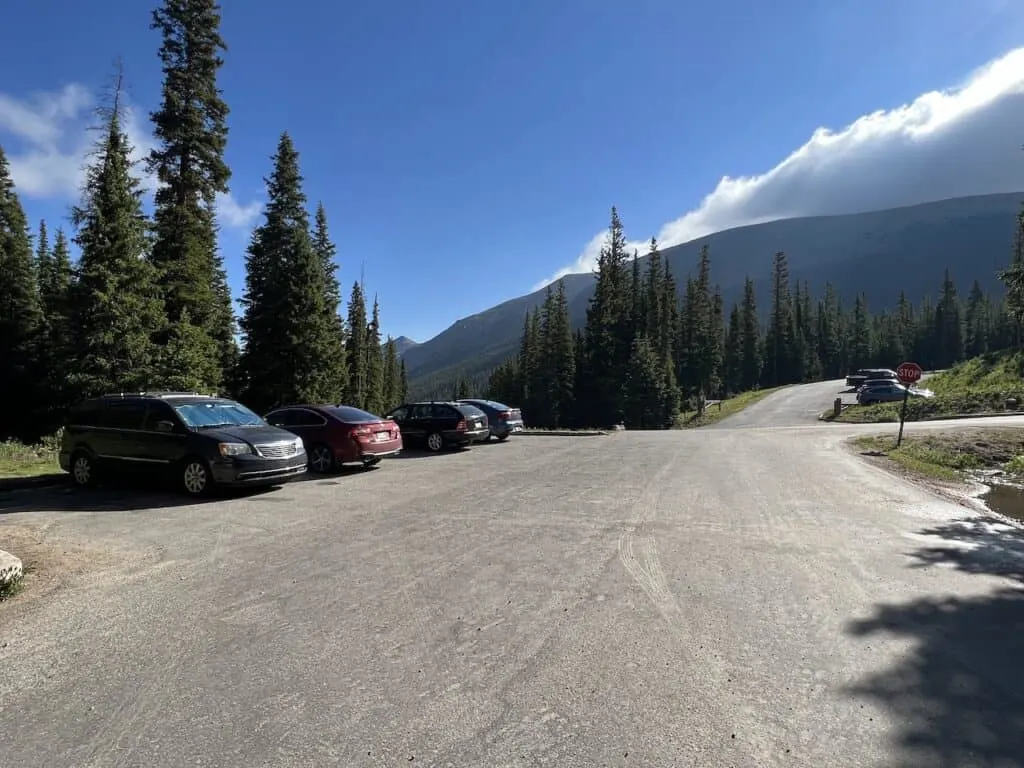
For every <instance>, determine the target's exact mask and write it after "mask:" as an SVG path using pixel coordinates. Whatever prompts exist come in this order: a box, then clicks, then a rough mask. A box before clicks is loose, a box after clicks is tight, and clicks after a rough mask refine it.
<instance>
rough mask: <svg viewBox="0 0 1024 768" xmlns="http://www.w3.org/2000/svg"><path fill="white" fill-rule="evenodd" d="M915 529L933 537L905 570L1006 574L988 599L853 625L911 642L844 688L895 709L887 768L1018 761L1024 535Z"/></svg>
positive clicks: (930, 603) (920, 606)
mask: <svg viewBox="0 0 1024 768" xmlns="http://www.w3.org/2000/svg"><path fill="white" fill-rule="evenodd" d="M920 534H921V535H922V536H927V537H931V538H935V539H936V543H935V544H934V545H931V546H926V547H922V548H921V549H919V550H917V551H915V552H913V553H911V557H912V558H913V559H914V562H913V563H912V565H911V567H914V568H933V567H952V568H955V569H956V570H959V571H962V572H965V573H970V574H987V575H990V576H997V577H1002V578H1001V579H1000V580H999V582H996V583H995V584H994V585H993V589H992V591H991V592H989V593H988V594H986V595H984V596H980V597H945V596H944V597H928V598H921V599H918V600H914V601H911V602H909V603H903V604H889V605H879V606H878V607H877V609H876V615H875V616H874V617H872V618H870V619H868V620H865V621H857V622H854V623H852V624H851V625H850V626H849V627H848V631H849V633H850V634H852V635H854V636H856V637H865V638H867V637H871V636H875V635H878V634H880V633H887V634H889V635H894V636H897V637H902V638H909V639H912V640H913V641H914V642H915V647H914V648H913V649H912V650H911V651H910V652H909V654H908V655H907V656H906V657H905V658H904V660H903V661H902V662H901V663H899V664H898V665H896V666H894V667H892V668H890V669H887V670H884V671H881V672H879V673H876V674H873V675H871V676H869V677H867V678H865V679H863V680H860V681H858V682H857V683H855V684H854V685H852V686H851V687H850V688H849V689H848V690H849V693H851V694H852V695H854V696H856V697H862V698H868V699H872V700H874V701H875V702H877V703H879V704H881V705H882V706H884V707H886V708H888V709H889V710H891V712H892V715H893V720H894V722H896V723H898V725H897V726H896V728H897V733H896V734H895V736H894V738H895V740H896V751H895V753H894V754H893V755H892V758H891V761H890V762H889V763H888V764H890V765H893V766H930V767H931V766H934V768H954V767H955V768H969V767H971V766H986V767H987V766H999V767H1000V768H1017V767H1024V664H1022V663H1021V662H1022V657H1024V588H1022V586H1024V536H1022V533H1021V531H1020V530H1018V529H1014V528H1011V527H1009V526H1005V525H1004V524H1002V523H999V522H997V521H995V520H984V519H980V518H977V519H965V520H962V521H958V522H954V523H950V524H948V525H943V526H939V527H935V528H930V529H927V530H924V531H921V532H920ZM1000 582H1001V583H1000Z"/></svg>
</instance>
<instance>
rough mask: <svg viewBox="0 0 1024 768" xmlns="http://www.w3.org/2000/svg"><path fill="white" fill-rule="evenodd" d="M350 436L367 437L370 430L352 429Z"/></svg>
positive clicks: (366, 428)
mask: <svg viewBox="0 0 1024 768" xmlns="http://www.w3.org/2000/svg"><path fill="white" fill-rule="evenodd" d="M350 434H351V435H352V437H366V436H367V435H369V434H370V428H369V427H352V432H351V433H350Z"/></svg>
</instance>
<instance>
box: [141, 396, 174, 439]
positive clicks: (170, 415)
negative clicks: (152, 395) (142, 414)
mask: <svg viewBox="0 0 1024 768" xmlns="http://www.w3.org/2000/svg"><path fill="white" fill-rule="evenodd" d="M158 421H169V422H171V423H172V424H175V425H176V424H177V423H178V417H177V416H175V414H174V409H173V408H171V406H169V405H168V404H167V403H164V402H160V401H154V402H151V403H150V404H149V409H148V410H147V411H146V421H145V424H144V425H143V427H142V428H143V429H145V430H148V431H150V432H155V431H156V423H157V422H158Z"/></svg>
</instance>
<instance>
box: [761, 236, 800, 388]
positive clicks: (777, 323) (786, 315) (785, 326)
mask: <svg viewBox="0 0 1024 768" xmlns="http://www.w3.org/2000/svg"><path fill="white" fill-rule="evenodd" d="M792 318H793V301H792V296H791V294H790V290H789V262H788V261H787V260H786V254H785V253H784V252H783V251H779V252H778V253H776V254H775V260H774V263H773V268H772V309H771V314H770V316H769V321H768V328H767V332H766V333H765V343H764V355H765V365H764V372H765V378H766V383H767V384H768V386H770V387H775V386H778V385H779V384H782V383H785V382H788V381H792V361H793V338H792V328H793V320H792Z"/></svg>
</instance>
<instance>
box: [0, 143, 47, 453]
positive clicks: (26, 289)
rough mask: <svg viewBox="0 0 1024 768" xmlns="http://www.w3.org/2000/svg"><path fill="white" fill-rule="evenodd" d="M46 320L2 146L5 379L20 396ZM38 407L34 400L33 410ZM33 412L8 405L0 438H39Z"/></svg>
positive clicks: (1, 359) (28, 384)
mask: <svg viewBox="0 0 1024 768" xmlns="http://www.w3.org/2000/svg"><path fill="white" fill-rule="evenodd" d="M42 321H43V317H42V309H41V306H40V301H39V290H38V283H37V276H36V269H35V264H34V257H33V254H32V239H31V236H30V235H29V229H28V220H27V219H26V218H25V211H24V209H23V208H22V207H21V201H20V200H19V199H18V195H17V192H16V191H15V189H14V181H13V180H12V179H11V173H10V167H9V165H8V162H7V156H6V155H5V154H4V151H3V148H2V147H0V378H2V379H3V382H4V387H5V391H7V392H11V393H17V394H19V395H21V396H25V395H29V393H31V392H32V391H33V384H34V383H35V382H34V381H33V379H34V378H35V375H36V373H37V368H38V366H37V363H36V359H37V355H38V351H39V346H40V337H41V333H42V331H43V326H42ZM36 405H40V404H37V403H31V406H32V409H31V410H34V407H35V406H36ZM31 410H30V409H26V408H25V407H24V403H18V404H17V405H8V406H6V407H5V409H4V412H3V415H2V417H0V422H2V424H3V426H2V427H0V438H4V437H8V436H17V437H22V438H26V439H27V438H34V437H37V436H38V435H35V434H33V431H34V425H33V418H32V416H33V414H32V413H31Z"/></svg>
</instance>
